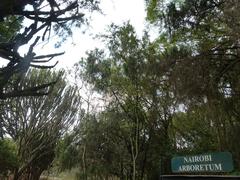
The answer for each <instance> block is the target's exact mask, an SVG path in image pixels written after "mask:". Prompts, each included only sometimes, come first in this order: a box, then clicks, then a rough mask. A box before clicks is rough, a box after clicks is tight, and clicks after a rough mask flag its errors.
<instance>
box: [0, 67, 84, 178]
mask: <svg viewBox="0 0 240 180" xmlns="http://www.w3.org/2000/svg"><path fill="white" fill-rule="evenodd" d="M29 73H30V74H31V75H27V79H28V80H27V81H22V82H21V87H22V88H24V87H26V86H29V85H32V84H37V85H38V84H41V83H42V82H43V81H45V80H46V78H47V79H48V80H49V81H52V80H53V79H55V78H56V76H57V73H51V72H49V71H46V70H42V71H36V70H34V71H32V72H29ZM80 102H81V101H80V97H79V95H78V94H77V90H76V88H74V87H69V86H67V85H66V82H64V81H63V80H62V79H59V81H58V83H57V84H56V85H55V86H54V88H53V89H51V93H50V94H49V95H48V96H43V97H19V98H14V99H8V100H7V101H6V100H5V101H2V102H1V109H2V111H1V125H2V129H1V130H2V131H4V134H5V135H8V136H11V138H12V139H13V140H14V142H15V143H16V145H17V156H18V158H19V166H18V167H17V168H16V169H15V171H14V179H16V180H17V179H23V178H27V179H38V178H39V177H40V175H41V173H42V172H43V171H44V170H46V169H47V168H48V167H49V166H50V165H51V163H52V161H53V159H54V154H55V147H56V143H57V141H58V139H59V138H60V137H61V136H62V135H63V133H64V132H66V130H67V129H68V127H69V126H70V125H71V124H72V123H73V122H74V120H75V115H76V112H77V111H78V107H79V104H80Z"/></svg>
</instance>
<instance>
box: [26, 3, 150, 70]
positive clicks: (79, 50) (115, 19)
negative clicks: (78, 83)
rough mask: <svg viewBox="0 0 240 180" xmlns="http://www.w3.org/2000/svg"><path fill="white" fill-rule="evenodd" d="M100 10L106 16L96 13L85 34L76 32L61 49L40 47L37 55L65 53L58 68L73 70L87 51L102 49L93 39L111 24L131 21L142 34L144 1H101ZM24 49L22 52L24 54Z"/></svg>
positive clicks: (50, 45) (98, 42)
mask: <svg viewBox="0 0 240 180" xmlns="http://www.w3.org/2000/svg"><path fill="white" fill-rule="evenodd" d="M100 8H101V9H102V11H103V13H104V15H102V14H100V13H94V14H93V15H92V20H91V21H90V25H91V26H90V27H89V29H88V30H87V31H86V33H85V34H83V33H82V31H81V30H79V29H78V30H76V31H74V33H73V37H72V38H69V39H68V41H67V42H65V43H64V44H63V45H62V47H61V48H59V49H54V45H53V44H52V43H49V44H47V45H45V46H43V45H39V46H38V48H37V49H38V51H37V53H40V54H48V53H53V52H60V51H65V54H64V55H63V56H61V57H59V58H58V59H57V58H56V60H59V63H58V65H57V68H62V67H68V68H71V66H73V64H74V63H76V62H78V61H79V60H80V59H81V57H85V52H86V51H87V50H92V49H94V48H95V47H100V48H102V46H103V45H102V44H101V42H100V41H98V40H97V39H93V37H94V36H95V35H96V34H98V33H104V31H105V30H106V29H107V26H108V25H110V24H111V23H114V24H117V25H121V24H123V22H126V21H128V20H129V21H130V23H131V24H132V25H133V26H134V27H135V28H136V32H137V33H138V35H141V34H142V31H143V29H144V24H145V16H146V13H145V5H144V0H101V4H100ZM24 49H25V48H24ZM24 49H23V50H22V51H23V52H24ZM26 50H27V48H26Z"/></svg>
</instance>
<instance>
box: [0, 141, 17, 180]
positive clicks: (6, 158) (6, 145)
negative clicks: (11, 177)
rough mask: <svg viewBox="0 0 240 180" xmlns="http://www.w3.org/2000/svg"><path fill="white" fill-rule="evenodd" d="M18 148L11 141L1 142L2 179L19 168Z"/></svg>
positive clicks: (0, 164) (0, 168)
mask: <svg viewBox="0 0 240 180" xmlns="http://www.w3.org/2000/svg"><path fill="white" fill-rule="evenodd" d="M16 154H17V153H16V146H15V144H14V143H13V141H11V140H10V139H4V140H3V139H2V140H0V172H1V173H0V177H1V175H7V173H8V171H13V170H14V168H16V167H17V166H18V158H17V156H16Z"/></svg>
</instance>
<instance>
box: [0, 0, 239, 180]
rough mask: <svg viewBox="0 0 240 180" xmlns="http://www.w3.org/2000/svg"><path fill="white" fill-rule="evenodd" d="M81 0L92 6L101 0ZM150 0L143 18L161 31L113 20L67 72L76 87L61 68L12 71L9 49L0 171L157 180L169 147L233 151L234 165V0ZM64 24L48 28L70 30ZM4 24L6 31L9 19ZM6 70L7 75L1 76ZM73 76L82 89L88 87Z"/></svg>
mask: <svg viewBox="0 0 240 180" xmlns="http://www.w3.org/2000/svg"><path fill="white" fill-rule="evenodd" d="M36 2H38V1H36ZM47 2H50V1H47ZM63 2H65V1H63ZM88 3H90V4H88ZM27 4H31V3H27ZM49 5H50V8H52V10H56V9H57V7H56V5H53V4H49ZM73 5H74V4H73ZM73 5H72V6H73ZM82 5H83V6H86V7H89V5H92V6H93V7H92V9H96V5H97V2H95V1H86V4H84V3H83V4H82ZM146 5H147V8H146V10H147V12H148V13H147V14H148V16H147V19H148V20H149V22H150V23H153V24H154V25H155V26H156V27H159V36H158V38H156V39H155V40H150V39H151V38H150V36H149V32H147V31H146V32H145V33H144V35H143V36H142V37H139V36H137V34H136V32H135V30H134V27H133V26H132V25H131V24H130V23H129V22H127V23H124V24H123V25H122V26H117V25H114V24H112V25H111V26H110V27H109V28H108V30H107V31H106V33H105V34H103V35H99V36H98V38H101V39H102V40H103V41H104V42H105V45H106V47H104V48H102V49H101V48H96V49H94V50H89V51H88V53H87V57H86V58H83V59H82V60H81V61H80V62H79V63H77V64H76V65H75V66H74V67H73V69H72V71H71V72H70V73H72V74H71V75H73V76H72V77H75V78H76V79H75V80H76V81H75V82H77V83H76V84H77V85H76V86H72V85H70V83H68V82H67V81H66V80H64V79H66V78H65V76H64V75H63V74H62V73H61V72H59V73H58V72H51V71H48V70H30V71H24V73H21V72H22V71H20V73H16V71H13V72H12V71H10V70H11V69H8V67H9V66H10V65H11V62H14V63H15V59H13V55H11V56H7V59H8V60H9V61H10V65H9V66H6V68H7V69H8V71H5V69H4V68H2V69H1V70H2V71H1V72H2V75H1V83H0V87H1V88H2V96H1V97H0V98H2V99H5V100H2V101H1V104H0V110H1V114H0V137H1V139H2V140H1V141H0V171H1V172H0V174H1V173H2V174H3V175H5V174H6V173H10V174H14V178H15V180H17V179H21V178H28V179H38V178H39V177H40V175H41V174H42V172H43V171H49V172H51V171H52V172H54V173H52V174H56V173H60V172H64V173H66V172H68V171H69V172H71V173H70V175H69V177H66V176H65V177H63V178H66V179H67V178H73V177H74V178H75V179H79V180H80V179H81V180H89V179H120V180H124V179H129V180H146V179H148V180H154V179H158V178H159V175H160V173H161V174H171V173H172V172H171V166H170V160H171V158H172V157H173V156H175V155H192V154H201V153H207V152H221V151H229V152H230V153H231V154H232V155H233V160H234V172H231V173H232V174H238V173H239V171H240V150H239V147H240V144H239V136H240V121H239V118H240V73H239V72H240V60H239V58H240V55H239V53H240V44H239V42H240V34H239V22H240V15H239V11H238V10H239V6H240V4H239V2H238V1H237V0H170V1H169V0H168V1H167V0H166V1H164V0H147V1H146ZM94 7H95V8H94ZM0 9H1V6H0ZM90 9H91V8H90ZM13 10H14V8H13ZM71 10H72V9H71ZM14 11H15V12H16V13H20V12H24V10H22V11H20V10H16V9H15V10H14ZM56 11H57V10H56ZM38 13H41V11H38ZM6 15H9V11H8V14H5V15H2V16H3V18H5V20H4V23H7V20H6V17H5V16H6ZM7 17H8V16H7ZM40 20H41V19H40ZM18 23H20V24H21V21H19V22H18ZM67 25H69V24H68V23H67V22H66V24H64V25H60V26H61V27H59V24H57V25H56V26H57V27H56V26H53V27H54V30H55V32H56V33H59V35H61V30H66V34H65V35H66V36H68V35H69V34H71V32H70V31H68V30H69V27H70V26H67ZM1 27H3V31H2V32H6V31H5V30H4V28H6V27H7V25H5V24H1ZM48 27H49V26H48V25H47V26H46V27H45V26H44V28H46V32H48V31H50V30H49V29H48ZM18 28H19V26H16V28H15V31H14V32H10V34H16V32H18ZM58 28H62V29H61V30H59V29H58ZM33 29H34V27H33ZM35 30H36V29H35ZM0 32H1V30H0ZM2 34H4V33H2ZM2 34H1V35H2ZM2 36H3V37H5V40H6V39H9V36H8V35H6V34H5V35H2ZM43 37H45V34H44V35H43ZM13 39H14V38H13ZM30 39H31V38H30ZM62 40H64V38H63V39H62ZM0 47H1V46H0ZM33 47H34V44H33V46H31V47H30V52H29V56H31V55H33V51H32V49H31V48H33ZM0 49H1V48H0ZM11 52H14V51H12V50H11ZM0 55H2V56H3V55H5V54H1V52H0ZM57 55H60V54H57ZM32 57H35V60H34V61H36V60H37V61H38V59H39V58H42V57H43V56H40V57H39V56H35V55H34V56H32ZM53 57H55V55H54V56H50V55H47V56H44V59H45V58H47V59H48V58H50V59H51V58H53ZM43 62H45V61H43ZM18 63H19V62H16V64H18ZM38 63H39V61H38ZM16 64H14V65H13V66H12V67H14V68H15V67H18V66H17V65H16ZM28 65H29V64H28ZM30 66H31V65H29V66H28V67H30ZM32 67H39V66H36V65H33V64H32ZM40 68H42V67H40ZM44 68H45V67H44ZM25 70H26V69H25ZM5 72H7V75H8V73H10V74H11V78H8V79H7V80H6V79H5V76H4V75H5ZM17 72H19V71H17ZM19 75H20V76H19ZM19 77H20V78H19ZM78 82H81V83H82V84H83V85H84V86H85V87H86V88H88V89H87V91H88V92H87V94H86V95H85V96H83V95H82V96H80V92H81V91H80V90H79V89H80V88H81V87H78V84H81V83H78ZM28 87H32V88H30V89H29V88H28ZM95 94H97V95H99V96H101V98H102V101H101V102H96V100H94V96H95ZM13 97H15V98H13ZM97 103H99V104H101V107H98V106H97V105H96V104H97ZM69 127H70V128H69ZM7 137H11V138H7ZM1 157H4V159H1ZM66 174H68V173H66ZM226 174H227V173H226ZM70 176H71V177H70Z"/></svg>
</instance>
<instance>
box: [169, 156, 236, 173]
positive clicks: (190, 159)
mask: <svg viewBox="0 0 240 180" xmlns="http://www.w3.org/2000/svg"><path fill="white" fill-rule="evenodd" d="M171 165H172V171H173V172H175V173H199V172H230V171H232V170H233V160H232V154H231V153H229V152H218V153H208V154H200V155H194V156H178V157H174V158H172V162H171Z"/></svg>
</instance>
